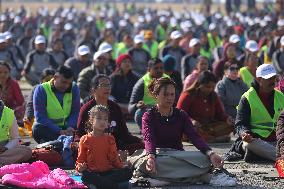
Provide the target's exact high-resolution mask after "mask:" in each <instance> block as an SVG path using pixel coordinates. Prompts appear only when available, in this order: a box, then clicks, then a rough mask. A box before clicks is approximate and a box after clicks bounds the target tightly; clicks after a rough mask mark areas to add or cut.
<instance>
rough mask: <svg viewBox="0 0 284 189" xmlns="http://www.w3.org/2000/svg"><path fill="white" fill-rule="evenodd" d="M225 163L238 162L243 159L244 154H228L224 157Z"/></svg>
mask: <svg viewBox="0 0 284 189" xmlns="http://www.w3.org/2000/svg"><path fill="white" fill-rule="evenodd" d="M223 159H224V161H238V160H241V159H242V154H239V153H237V152H227V153H225V154H224V155H223Z"/></svg>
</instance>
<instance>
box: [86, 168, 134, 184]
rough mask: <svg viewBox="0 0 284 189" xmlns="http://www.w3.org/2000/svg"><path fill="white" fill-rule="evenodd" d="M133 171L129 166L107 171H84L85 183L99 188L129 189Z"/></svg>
mask: <svg viewBox="0 0 284 189" xmlns="http://www.w3.org/2000/svg"><path fill="white" fill-rule="evenodd" d="M131 177H132V171H131V170H130V169H129V168H122V169H114V170H110V171H107V172H100V173H99V172H90V171H83V173H82V181H83V183H84V184H87V185H90V184H93V185H95V186H96V187H97V188H98V189H128V187H129V182H128V181H129V180H130V179H131Z"/></svg>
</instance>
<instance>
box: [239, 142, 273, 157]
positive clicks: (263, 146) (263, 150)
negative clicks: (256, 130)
mask: <svg viewBox="0 0 284 189" xmlns="http://www.w3.org/2000/svg"><path fill="white" fill-rule="evenodd" d="M275 145H276V142H272V143H268V142H266V141H264V140H261V139H259V138H257V139H254V140H253V141H252V142H250V143H247V142H243V149H244V150H245V149H246V148H247V149H249V150H250V151H252V152H253V153H255V154H256V155H258V156H260V157H263V158H265V159H269V160H272V161H275V159H276V147H275Z"/></svg>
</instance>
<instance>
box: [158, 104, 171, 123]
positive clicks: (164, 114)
mask: <svg viewBox="0 0 284 189" xmlns="http://www.w3.org/2000/svg"><path fill="white" fill-rule="evenodd" d="M158 111H159V110H158ZM159 113H160V115H161V116H162V117H164V118H166V122H168V121H169V117H170V116H171V115H172V113H173V108H172V107H171V108H170V111H169V112H168V113H161V112H160V111H159Z"/></svg>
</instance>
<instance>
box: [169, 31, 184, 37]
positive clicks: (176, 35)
mask: <svg viewBox="0 0 284 189" xmlns="http://www.w3.org/2000/svg"><path fill="white" fill-rule="evenodd" d="M181 37H182V34H181V33H180V31H178V30H176V31H173V32H172V33H171V39H178V38H181Z"/></svg>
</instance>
